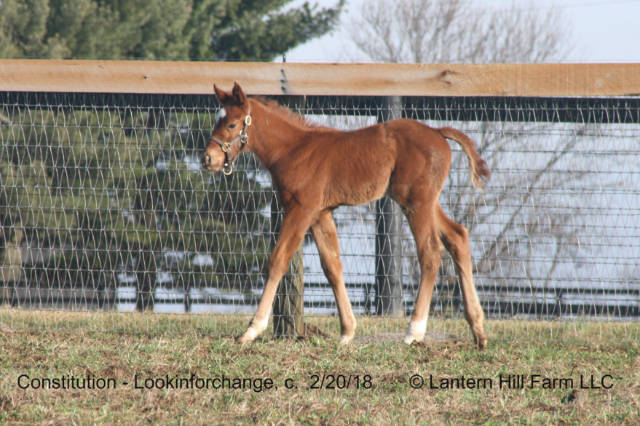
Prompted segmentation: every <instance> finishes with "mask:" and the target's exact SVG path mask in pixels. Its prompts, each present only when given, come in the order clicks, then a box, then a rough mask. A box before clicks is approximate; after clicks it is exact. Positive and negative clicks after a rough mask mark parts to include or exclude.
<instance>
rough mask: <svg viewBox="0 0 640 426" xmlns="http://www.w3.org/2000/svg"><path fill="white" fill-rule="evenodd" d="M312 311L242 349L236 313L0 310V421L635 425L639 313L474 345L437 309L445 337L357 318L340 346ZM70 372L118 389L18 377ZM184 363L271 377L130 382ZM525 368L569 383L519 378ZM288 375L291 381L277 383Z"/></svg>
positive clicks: (208, 373) (509, 334) (186, 367)
mask: <svg viewBox="0 0 640 426" xmlns="http://www.w3.org/2000/svg"><path fill="white" fill-rule="evenodd" d="M309 321H310V322H311V323H313V324H314V325H316V326H318V327H319V328H320V329H321V330H323V331H324V332H326V333H327V334H329V337H322V336H317V335H315V336H312V337H308V338H305V339H302V340H287V339H285V340H273V339H272V338H271V337H270V336H269V335H267V336H266V337H263V338H260V339H259V340H258V341H257V342H256V343H254V344H251V345H247V346H240V345H237V344H236V343H235V341H234V340H233V338H232V335H233V334H235V333H239V332H240V331H241V330H242V329H243V327H244V326H245V325H246V324H247V318H246V317H237V316H225V317H216V316H175V315H151V314H145V315H139V314H126V315H123V314H90V313H52V312H27V311H21V310H11V309H2V310H0V348H1V351H0V423H25V424H31V423H53V424H68V423H71V422H74V423H80V424H86V423H121V424H137V423H150V422H151V423H171V424H211V423H214V424H215V423H224V424H236V423H247V422H257V423H262V424H271V423H278V424H281V423H284V424H288V423H296V424H297V423H303V424H304V423H311V424H316V423H331V424H333V423H339V424H343V423H362V424H365V423H366V424H369V423H373V424H392V423H401V424H414V423H433V424H442V423H450V424H459V423H474V424H475V423H479V424H501V423H516V424H531V423H552V424H557V423H570V424H576V423H594V424H603V423H608V424H613V423H615V424H620V423H622V424H625V423H626V424H637V422H638V421H639V419H640V354H639V353H640V345H639V343H638V336H639V335H640V323H603V322H590V321H575V322H542V321H540V322H534V321H519V320H517V321H488V323H487V327H486V329H487V334H488V336H489V339H490V341H489V346H488V347H487V349H486V350H484V351H482V352H479V351H477V350H476V349H475V348H474V346H473V344H472V342H471V337H470V333H469V331H468V330H467V327H466V324H465V323H464V322H463V321H458V320H438V319H434V320H432V321H430V324H429V328H430V329H431V330H435V331H436V335H435V336H436V337H438V336H440V335H443V334H444V333H442V331H446V333H447V336H448V337H447V338H445V339H441V341H438V340H434V339H432V340H430V341H429V342H428V343H426V344H414V345H412V346H405V345H404V344H402V343H401V334H399V333H398V331H399V330H401V329H403V328H404V327H405V325H406V321H405V320H403V321H400V320H391V319H369V318H360V319H359V323H360V327H359V329H358V334H359V338H358V339H357V341H356V342H355V343H354V344H352V345H350V346H347V347H341V346H339V345H338V344H337V330H338V329H339V326H338V324H337V320H336V319H334V318H311V319H309ZM438 331H440V332H439V333H438ZM72 374H73V375H75V376H76V377H86V376H87V375H88V376H91V377H93V378H95V379H97V378H103V379H114V380H115V382H116V387H115V389H104V390H97V389H90V390H88V389H84V390H78V389H75V390H74V389H20V387H19V386H18V377H19V376H21V375H27V376H29V377H30V378H59V377H62V376H65V375H72ZM191 374H195V375H197V376H198V377H201V378H218V377H221V376H225V377H228V378H231V379H233V378H253V379H261V380H263V379H265V378H271V379H272V380H273V382H274V387H277V389H276V388H274V389H269V390H262V391H261V392H256V391H254V390H251V389H244V390H240V389H210V390H206V389H200V390H197V389H153V390H149V389H135V388H134V386H133V380H134V377H135V376H136V375H138V376H139V377H140V378H152V379H162V378H165V379H166V377H167V375H168V376H169V377H175V376H177V377H179V378H189V377H190V376H191ZM314 374H318V375H319V376H322V375H323V374H325V375H327V374H334V375H342V376H344V378H345V380H347V379H348V377H351V382H350V383H349V388H348V389H337V388H336V389H326V386H325V388H321V389H310V386H311V385H312V384H313V383H314V378H313V377H312V376H313V375H314ZM415 374H419V375H421V376H422V377H423V378H424V379H425V380H426V382H425V387H424V388H422V389H413V388H412V387H411V386H410V384H409V379H410V378H411V377H412V376H413V375H415ZM500 374H502V375H503V376H505V375H507V374H513V375H516V374H524V375H525V377H526V385H527V386H525V388H524V389H513V388H511V389H507V388H505V387H503V389H500V388H499V385H498V379H499V377H500V376H499V375H500ZM430 375H431V376H433V378H434V380H435V382H436V383H440V380H441V379H446V378H457V379H459V378H460V377H461V376H464V377H465V378H467V379H469V378H473V379H487V378H488V379H491V380H492V381H493V388H492V389H468V388H467V389H429V388H428V386H427V385H428V378H429V376H430ZM532 375H540V377H541V378H543V377H546V378H558V379H568V378H570V379H572V380H573V381H574V383H573V386H572V387H571V388H567V387H564V388H558V387H557V388H555V389H544V388H542V386H541V385H536V386H534V387H533V388H530V387H529V386H528V385H529V383H530V378H531V376H532ZM356 376H358V378H359V380H360V386H359V387H357V386H356V383H355V380H356V379H355V377H356ZM365 376H366V377H365ZM581 376H582V377H583V378H585V380H586V383H588V384H590V378H591V377H592V376H593V377H594V379H595V383H597V384H600V383H601V378H602V377H603V376H604V377H605V383H604V384H605V385H607V386H609V385H612V386H611V387H610V388H609V389H605V388H596V389H581V388H580V382H579V380H580V377H581ZM609 376H611V377H610V378H609ZM368 378H370V381H368ZM287 379H290V380H289V381H287ZM340 380H342V379H340ZM124 381H127V382H128V383H129V385H123V382H124ZM256 383H258V382H256ZM287 383H288V384H293V385H295V388H294V389H287V388H286V386H285V384H287ZM565 383H566V381H565ZM337 384H338V385H346V383H343V382H339V383H337ZM368 384H371V386H368ZM325 385H326V383H325Z"/></svg>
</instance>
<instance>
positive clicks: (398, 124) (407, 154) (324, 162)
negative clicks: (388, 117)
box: [304, 119, 451, 207]
mask: <svg viewBox="0 0 640 426" xmlns="http://www.w3.org/2000/svg"><path fill="white" fill-rule="evenodd" d="M305 142H306V143H305V145H306V146H307V147H309V148H310V150H309V151H310V152H309V155H308V156H307V155H304V157H306V158H308V159H312V164H311V165H310V167H309V170H308V171H309V172H311V173H312V174H313V176H314V177H313V180H312V181H313V183H314V184H322V186H323V187H324V195H323V201H324V206H325V207H336V206H338V205H343V204H346V205H357V204H363V203H366V202H368V201H372V200H375V199H378V198H380V197H382V196H383V195H384V194H385V193H386V192H387V190H388V189H389V186H390V183H391V190H392V191H391V192H392V193H393V195H394V198H397V197H400V198H406V196H408V195H409V193H410V190H411V186H412V183H413V182H415V181H416V180H419V181H422V180H426V181H430V182H431V183H432V184H433V185H436V186H438V188H437V192H439V191H440V189H441V188H442V185H443V184H444V179H446V175H447V173H448V171H449V166H450V164H451V149H450V148H449V144H448V143H447V142H446V140H445V139H444V138H443V137H442V135H441V134H440V133H439V132H438V131H437V130H435V129H432V128H430V127H428V126H426V125H424V124H422V123H419V122H417V121H414V120H407V119H399V120H393V121H388V122H385V123H380V124H375V125H373V126H369V127H365V128H362V129H358V130H353V131H346V132H343V131H336V130H329V129H315V130H314V131H313V132H312V133H310V134H309V136H308V139H307V141H305ZM399 201H400V200H399Z"/></svg>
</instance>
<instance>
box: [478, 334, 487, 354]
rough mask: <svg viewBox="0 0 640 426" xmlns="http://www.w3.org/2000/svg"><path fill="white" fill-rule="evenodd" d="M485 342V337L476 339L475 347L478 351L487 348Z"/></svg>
mask: <svg viewBox="0 0 640 426" xmlns="http://www.w3.org/2000/svg"><path fill="white" fill-rule="evenodd" d="M487 342H488V340H487V336H484V335H482V336H480V337H476V345H477V346H478V350H480V351H481V350H483V349H484V348H485V347H487Z"/></svg>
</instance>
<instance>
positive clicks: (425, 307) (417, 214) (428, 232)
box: [404, 203, 442, 344]
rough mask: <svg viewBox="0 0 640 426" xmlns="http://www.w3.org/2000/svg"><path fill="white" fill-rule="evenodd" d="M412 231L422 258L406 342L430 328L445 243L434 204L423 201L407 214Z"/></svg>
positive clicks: (419, 336)
mask: <svg viewBox="0 0 640 426" xmlns="http://www.w3.org/2000/svg"><path fill="white" fill-rule="evenodd" d="M408 219H409V224H410V225H411V231H412V232H413V237H414V238H415V241H416V248H417V252H418V261H419V262H420V272H421V278H420V287H419V289H418V297H417V298H416V301H415V304H414V308H413V315H412V316H411V322H410V323H409V328H408V329H407V334H406V336H405V338H404V342H405V343H406V344H411V343H412V342H414V341H416V342H421V341H422V340H424V335H425V332H426V331H427V319H428V317H429V308H430V307H431V297H432V296H433V289H434V286H435V281H436V275H437V274H438V267H439V266H440V259H441V258H442V243H441V242H440V238H439V236H438V231H437V229H436V226H435V223H434V219H435V218H434V205H433V204H431V203H429V204H424V205H423V207H422V208H418V209H415V210H412V211H411V213H410V214H409V215H408Z"/></svg>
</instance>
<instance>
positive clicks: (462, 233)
mask: <svg viewBox="0 0 640 426" xmlns="http://www.w3.org/2000/svg"><path fill="white" fill-rule="evenodd" d="M436 218H437V226H438V230H439V231H440V235H441V236H442V242H443V243H444V245H445V247H446V248H447V251H448V252H449V253H450V254H451V257H452V258H453V262H454V263H455V266H456V271H457V273H458V278H459V279H460V286H461V287H462V297H463V298H464V314H465V317H466V319H467V322H468V323H469V326H471V332H472V333H473V335H474V337H475V340H476V344H477V345H478V347H479V348H480V349H482V348H484V347H485V346H486V345H487V337H486V336H485V334H484V327H483V321H484V312H483V311H482V307H481V306H480V301H479V300H478V295H477V293H476V287H475V285H474V284H473V275H472V272H471V250H470V248H469V234H468V232H467V229H466V228H465V227H464V226H462V225H460V224H458V223H456V222H454V221H452V220H451V219H449V218H448V217H447V216H446V215H445V214H444V212H443V211H442V209H441V208H440V206H437V209H436Z"/></svg>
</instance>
